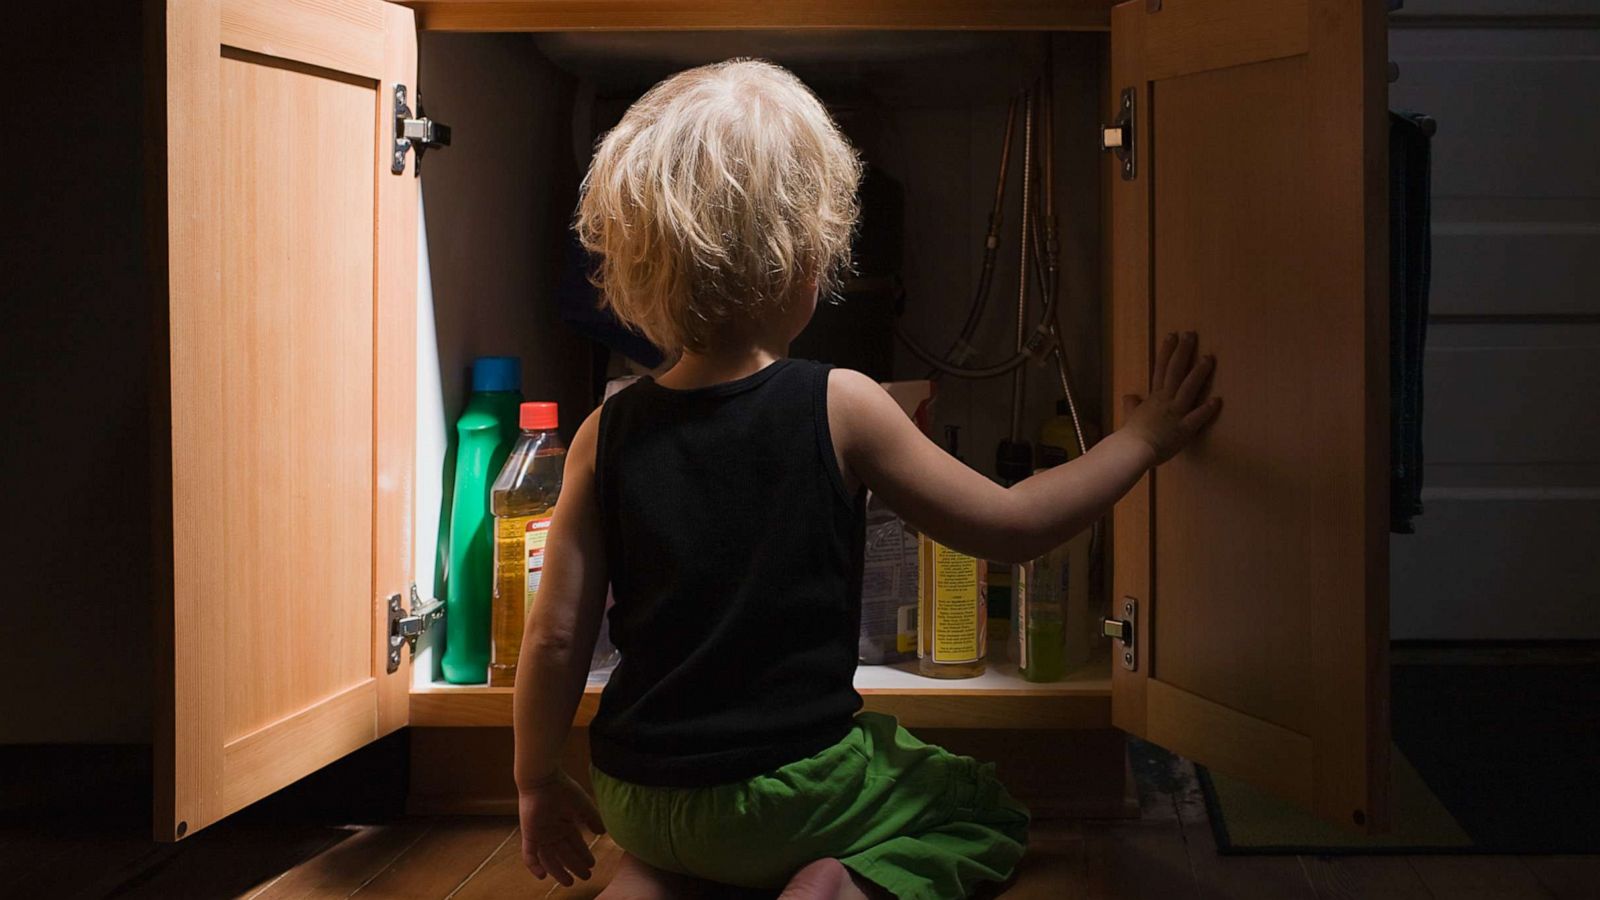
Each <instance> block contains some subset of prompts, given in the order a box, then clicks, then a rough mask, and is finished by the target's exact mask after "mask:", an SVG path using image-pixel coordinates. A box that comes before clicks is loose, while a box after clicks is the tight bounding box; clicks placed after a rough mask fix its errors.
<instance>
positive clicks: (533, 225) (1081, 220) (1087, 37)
mask: <svg viewBox="0 0 1600 900" xmlns="http://www.w3.org/2000/svg"><path fill="white" fill-rule="evenodd" d="M418 44H419V47H418V49H419V61H420V75H419V79H418V80H419V86H418V87H419V89H420V91H421V95H422V102H423V104H424V107H425V109H426V112H427V114H428V115H429V116H431V117H433V118H435V119H437V120H439V121H442V122H445V123H447V124H449V125H450V126H451V127H452V129H453V138H454V140H453V144H452V146H450V147H448V148H446V149H442V150H438V151H432V152H429V153H428V154H427V155H426V157H425V158H424V159H423V161H422V163H421V175H420V177H421V180H422V190H423V211H424V215H423V220H424V225H425V227H424V231H425V239H424V240H425V244H424V246H423V254H422V283H421V285H420V290H419V292H418V298H419V299H418V304H419V309H418V313H419V315H418V351H419V356H418V361H417V372H418V386H417V387H418V391H417V395H418V398H419V399H418V413H419V416H418V451H417V453H418V460H417V496H416V509H417V522H416V529H415V541H416V547H417V560H416V563H417V565H416V573H417V583H418V585H419V588H421V589H422V590H423V591H424V593H426V592H427V590H429V589H430V587H431V589H432V590H433V591H434V593H435V595H437V596H441V597H442V596H443V594H442V589H443V585H442V580H441V578H440V576H441V574H442V573H441V572H440V571H439V565H438V562H439V560H441V559H442V558H443V553H442V548H441V547H440V544H439V540H438V535H439V531H440V529H439V525H440V521H441V516H440V513H441V509H442V507H443V505H444V504H445V502H446V497H447V492H446V491H445V490H444V483H445V479H446V477H447V474H448V472H449V471H450V468H449V454H450V440H449V436H450V434H451V433H452V431H453V423H454V421H455V418H456V417H457V415H459V413H460V410H461V407H462V405H463V403H464V402H465V398H466V393H467V389H468V386H469V385H468V380H469V376H468V372H469V369H470V365H471V361H472V359H473V358H474V357H476V356H479V355H491V354H507V355H515V356H519V357H521V359H522V363H523V372H524V375H523V388H524V393H525V395H526V396H527V399H530V400H554V401H556V402H558V403H559V404H561V419H562V422H561V424H562V431H563V432H564V434H565V435H567V436H568V437H570V435H571V433H572V431H573V430H574V429H575V428H576V426H577V425H578V423H579V422H581V421H582V418H583V416H584V415H586V414H587V413H588V412H589V411H590V410H591V409H592V408H593V407H594V405H595V402H596V401H597V400H598V398H599V395H600V391H601V390H602V388H603V386H604V380H605V378H606V377H607V375H608V373H612V374H615V373H617V372H618V371H619V369H618V363H617V361H616V360H614V359H608V353H607V351H606V350H605V348H604V347H602V346H601V345H598V344H596V343H594V342H592V341H591V340H590V339H588V338H586V337H584V336H582V335H580V334H579V333H578V332H576V331H574V330H573V329H572V328H571V327H570V326H569V325H568V324H567V323H566V322H564V321H563V320H562V317H561V315H560V313H559V311H558V308H557V297H558V292H559V291H560V290H562V288H561V285H562V284H563V281H564V280H567V281H570V280H571V279H572V277H573V276H572V273H571V272H570V271H567V270H568V268H569V265H570V264H569V263H568V261H567V240H568V234H569V232H568V229H567V225H568V223H569V221H570V217H571V212H572V209H573V207H574V204H575V202H576V195H577V186H578V183H579V180H580V179H581V177H582V173H583V171H584V169H585V167H586V165H587V162H588V156H589V153H590V149H591V147H592V145H593V142H594V140H595V139H596V138H597V137H598V136H599V135H600V134H602V133H603V132H604V131H605V129H606V128H608V127H609V126H610V125H611V124H613V123H614V122H615V121H616V119H617V118H618V117H619V116H620V115H621V114H622V112H623V111H624V110H625V109H626V107H627V106H628V104H629V103H630V102H632V100H633V99H635V98H636V97H637V96H639V94H641V93H642V92H643V91H644V90H645V89H647V88H648V87H649V86H650V85H651V84H653V83H655V82H656V81H657V80H659V79H660V78H662V77H664V76H666V75H668V74H670V73H672V72H674V71H677V70H679V69H682V68H686V67H689V66H693V65H699V64H702V63H707V62H713V61H717V60H722V59H727V58H730V57H740V56H748V57H760V58H765V59H769V60H772V61H774V62H777V63H779V64H782V65H785V66H787V67H789V68H791V69H792V70H793V71H794V72H795V73H796V74H797V75H799V76H800V77H801V78H802V79H803V80H805V81H806V83H807V84H808V85H810V86H811V87H812V88H813V89H814V90H815V91H816V92H817V93H818V95H819V96H820V97H821V98H822V100H823V101H824V102H825V103H826V104H827V105H828V106H829V108H830V109H831V110H832V111H833V112H834V115H835V117H836V119H837V120H838V122H839V124H840V126H841V128H842V129H843V130H844V131H845V133H846V134H847V136H848V137H849V138H850V140H851V141H852V143H854V144H855V146H856V147H857V148H858V149H859V150H860V152H861V154H862V157H863V158H864V159H865V161H866V162H867V164H868V166H869V167H870V168H871V169H873V170H875V171H877V172H880V173H882V175H884V176H886V177H887V178H889V179H892V180H893V181H894V182H895V183H897V184H898V185H899V187H900V188H901V191H902V198H903V204H900V208H901V217H902V221H903V228H902V229H901V235H900V240H899V241H898V243H899V251H900V258H901V264H900V266H899V275H900V278H901V281H902V283H903V287H904V295H903V296H904V307H903V312H902V313H901V315H900V318H899V321H900V322H901V324H902V325H903V327H904V328H905V330H906V331H907V332H908V333H909V334H910V335H911V336H913V337H914V338H916V339H917V340H919V341H920V342H922V343H923V344H924V345H925V346H928V347H930V348H934V349H937V350H942V349H944V348H945V347H947V346H948V345H949V344H950V342H951V341H952V340H953V339H954V338H955V337H956V335H957V332H958V330H959V328H960V326H961V322H962V321H963V320H964V319H965V318H966V314H967V310H968V308H969V306H970V304H971V302H972V297H973V292H974V289H975V286H976V284H977V282H978V273H979V270H980V267H981V261H982V251H983V242H984V235H985V231H986V228H987V219H988V215H989V210H990V205H991V203H992V201H993V196H994V189H995V178H996V174H997V171H998V169H999V160H1000V155H1001V147H1002V140H1003V137H1004V126H1005V122H1006V114H1007V106H1008V102H1009V101H1010V99H1011V98H1012V97H1013V96H1014V95H1015V94H1017V93H1018V92H1020V91H1021V90H1023V89H1024V88H1026V87H1027V86H1028V85H1029V84H1030V83H1033V82H1034V80H1035V79H1036V78H1041V77H1042V78H1048V79H1049V84H1050V88H1051V93H1052V94H1053V107H1052V109H1053V117H1054V141H1053V152H1052V162H1053V166H1054V178H1055V192H1054V193H1055V204H1056V209H1057V216H1058V229H1059V238H1060V261H1061V282H1060V284H1061V288H1060V290H1061V301H1060V303H1061V308H1060V321H1061V325H1062V328H1063V331H1064V335H1065V341H1064V343H1065V346H1066V348H1067V352H1068V358H1069V360H1070V363H1071V371H1072V376H1073V387H1074V390H1075V392H1076V396H1077V399H1078V402H1079V407H1080V410H1081V412H1082V413H1083V415H1084V418H1085V420H1086V421H1087V422H1089V423H1095V424H1097V423H1099V422H1100V421H1101V414H1102V408H1103V405H1104V404H1103V398H1102V389H1103V385H1104V381H1105V379H1104V378H1103V374H1102V369H1103V359H1104V351H1103V346H1102V334H1103V327H1102V296H1101V295H1102V284H1103V282H1102V272H1101V267H1102V254H1103V240H1104V239H1103V232H1104V228H1103V218H1104V217H1103V213H1104V203H1105V197H1104V196H1103V177H1104V167H1103V164H1102V161H1101V159H1100V150H1099V146H1098V142H1097V139H1098V133H1099V131H1098V125H1099V123H1100V122H1101V121H1102V120H1103V118H1104V116H1103V112H1102V107H1103V98H1104V97H1105V95H1106V91H1105V90H1104V78H1105V69H1106V59H1107V54H1108V39H1107V36H1106V35H1105V34H1103V33H1100V34H1096V33H1085V32H1054V33H1051V32H964V31H950V32H827V33H821V32H804V31H762V32H741V31H725V32H611V33H593V32H565V33H563V32H556V33H544V34H526V33H510V34H490V33H482V34H478V33H440V32H428V31H423V32H421V33H419V35H418ZM1018 120H1019V121H1018V126H1017V130H1016V136H1015V138H1014V145H1013V146H1014V149H1013V158H1012V162H1011V165H1010V177H1009V181H1008V183H1007V187H1006V196H1005V208H1004V219H1003V222H1004V224H1003V225H1002V228H1001V235H1000V241H1001V246H1000V252H999V254H998V258H997V261H996V268H995V275H994V283H993V288H992V292H991V295H990V297H989V300H988V306H987V309H986V312H985V314H984V318H983V320H982V321H981V323H980V325H979V327H978V330H977V332H976V333H975V335H974V338H973V340H972V341H971V343H972V345H973V346H974V347H975V349H976V351H977V359H978V360H983V361H989V360H998V359H1003V358H1004V357H1006V356H1008V355H1009V354H1010V352H1011V347H1012V341H1013V339H1014V329H1015V328H1016V315H1017V313H1016V307H1017V292H1018V278H1017V272H1018V249H1019V248H1018V231H1019V226H1018V221H1019V211H1020V206H1021V174H1020V173H1021V170H1022V164H1021V147H1022V123H1021V115H1020V113H1019V116H1018ZM872 211H873V210H872V208H871V207H869V208H868V209H867V212H866V214H867V216H869V217H870V216H871V214H872ZM885 302H887V301H885ZM1039 309H1040V297H1039V295H1038V291H1037V289H1034V288H1030V291H1029V299H1028V320H1029V321H1028V324H1027V326H1026V327H1027V329H1028V330H1029V331H1031V330H1032V329H1033V327H1034V325H1035V324H1036V322H1037V317H1038V315H1039ZM873 312H874V313H875V314H874V315H869V316H868V319H870V320H871V321H872V322H873V323H874V325H873V327H874V328H881V327H884V326H886V324H887V322H888V321H889V320H890V318H891V316H888V315H883V314H882V311H881V310H878V311H873ZM856 313H858V311H854V310H838V309H829V308H824V309H822V310H821V311H820V312H819V317H818V320H817V322H816V323H814V326H813V329H814V330H815V329H820V331H822V332H824V334H821V335H819V334H813V333H811V332H808V334H807V335H803V336H802V338H801V342H800V344H799V345H798V346H797V348H796V352H797V355H799V354H800V353H801V352H802V351H807V352H808V353H809V355H814V356H817V357H818V358H822V359H825V360H828V361H840V362H848V361H850V360H849V359H848V358H847V359H840V360H834V359H832V358H830V355H831V354H833V353H835V352H840V353H844V352H845V351H844V350H842V349H841V348H840V347H838V346H837V345H835V344H832V343H830V340H832V338H830V337H829V336H828V335H827V334H826V332H827V328H826V327H825V323H824V319H825V317H828V316H841V315H842V316H846V317H849V316H851V315H853V314H856ZM849 321H854V320H849ZM833 329H834V336H835V337H836V336H837V333H839V332H840V328H839V327H838V324H837V323H835V325H834V326H833ZM873 346H874V347H875V348H878V349H879V350H881V353H879V354H878V355H877V356H876V357H875V358H876V359H878V360H879V363H880V365H881V372H880V373H878V374H882V375H886V376H887V377H889V378H892V379H896V380H899V379H913V378H921V377H925V375H926V373H927V371H928V370H927V367H926V366H925V365H923V364H921V363H920V362H918V360H917V359H916V358H915V357H914V356H913V355H912V354H911V353H910V352H909V351H907V350H906V348H905V347H904V346H903V345H901V344H900V343H899V342H898V341H896V340H894V339H893V338H892V337H889V336H887V333H886V332H885V333H884V335H883V339H882V340H881V341H879V342H878V343H876V344H874V345H873ZM858 349H859V348H858ZM846 356H848V354H846ZM1026 370H1027V378H1026V390H1025V395H1024V397H1025V401H1024V410H1025V412H1024V415H1023V416H1022V419H1021V421H1022V428H1021V431H1022V436H1023V437H1024V438H1025V439H1027V440H1030V441H1036V440H1037V434H1038V427H1039V424H1040V423H1041V422H1042V421H1043V420H1044V419H1045V418H1046V417H1047V416H1049V415H1050V414H1051V413H1052V412H1053V411H1054V408H1055V404H1056V401H1057V400H1058V399H1060V397H1061V390H1060V387H1059V384H1058V380H1057V376H1056V371H1055V369H1054V367H1053V365H1051V364H1049V362H1048V361H1047V360H1046V361H1041V362H1040V363H1038V364H1034V363H1030V364H1028V365H1027V366H1026ZM1011 391H1012V381H1011V378H1010V377H1000V378H992V379H988V380H985V381H964V380H956V379H951V378H944V379H941V381H940V384H939V387H938V397H937V400H936V403H935V408H934V436H935V438H936V439H938V440H941V441H942V440H943V436H944V434H945V429H946V426H956V427H958V428H959V435H960V452H961V456H962V457H963V458H964V459H966V460H967V462H968V463H969V464H971V465H972V466H973V467H974V468H976V469H978V470H980V471H982V472H984V473H985V474H988V475H991V476H992V475H993V474H994V467H995V463H994V454H995V448H996V445H997V443H998V441H999V440H1001V439H1002V438H1003V437H1005V436H1006V435H1007V433H1008V431H1009V420H1010V409H1011ZM434 649H435V648H434V647H433V646H431V645H430V643H429V642H428V641H426V640H425V641H424V642H423V643H422V644H421V645H419V648H418V652H417V654H416V656H415V665H414V666H413V679H414V681H413V697H412V721H413V724H485V723H486V720H485V719H484V717H488V719H487V721H500V720H499V719H497V718H496V717H498V716H499V715H501V713H500V712H497V711H496V710H500V709H501V708H502V707H503V715H504V719H503V724H509V722H510V700H509V689H491V688H488V687H485V686H478V687H453V686H448V685H445V684H443V683H442V682H440V681H437V680H436V678H437V671H436V670H437V660H436V654H435V653H434ZM991 664H992V671H991V673H990V674H989V675H986V676H985V677H983V678H980V679H973V680H971V681H954V682H942V681H935V680H931V679H923V678H920V677H917V676H913V675H909V674H906V673H902V672H898V671H894V670H885V669H883V668H881V667H863V668H862V671H861V674H860V675H858V679H857V682H858V686H860V687H861V689H862V690H863V693H864V694H866V695H868V703H869V706H870V705H871V704H873V703H875V702H880V703H883V704H888V705H893V706H894V708H895V709H896V711H897V712H900V714H901V715H902V716H903V717H904V716H905V715H906V714H907V711H908V709H911V711H912V715H911V720H912V721H918V720H919V719H924V718H926V716H925V715H922V716H919V715H917V714H916V713H915V710H914V709H913V708H910V707H906V706H905V704H908V703H909V704H913V706H914V705H915V704H917V703H919V702H921V700H920V699H919V698H934V699H935V700H936V701H939V702H945V701H947V700H948V698H950V697H959V696H961V695H963V694H966V695H970V696H971V697H972V698H973V699H974V700H980V699H981V698H984V697H993V696H996V695H999V694H1006V695H1015V696H1019V697H1021V698H1022V702H1024V703H1033V701H1034V700H1038V701H1043V702H1044V703H1046V704H1048V703H1054V704H1055V706H1054V707H1051V708H1052V709H1054V710H1055V712H1048V711H1043V710H1045V706H1044V705H1042V704H1040V705H1037V709H1036V708H1034V707H1033V706H1029V707H1017V708H1015V709H1014V710H1011V711H999V712H997V713H996V715H1016V716H1028V715H1042V716H1045V717H1046V718H1049V717H1050V716H1055V717H1056V720H1059V722H1060V724H1061V725H1062V726H1065V725H1067V724H1070V723H1069V722H1068V719H1069V718H1070V717H1071V715H1077V713H1071V714H1070V715H1068V714H1066V713H1062V712H1061V710H1065V709H1070V708H1072V707H1071V705H1070V704H1061V703H1060V699H1061V698H1062V697H1076V698H1079V699H1086V700H1092V701H1093V702H1094V703H1096V704H1098V706H1097V707H1096V708H1095V709H1096V711H1094V712H1084V713H1083V714H1084V715H1085V716H1090V717H1097V719H1104V718H1105V717H1106V715H1107V714H1106V713H1105V712H1103V711H1100V708H1101V707H1105V706H1108V705H1109V704H1108V703H1107V700H1106V698H1108V697H1109V693H1110V680H1109V666H1108V664H1107V663H1106V661H1105V660H1104V659H1097V660H1095V661H1094V662H1092V663H1091V664H1090V665H1089V666H1088V667H1087V668H1085V669H1083V670H1080V671H1077V672H1073V673H1070V674H1069V676H1068V678H1067V679H1066V680H1064V681H1062V682H1059V683H1056V684H1046V685H1033V684H1028V683H1027V682H1024V681H1022V680H1021V679H1020V678H1017V677H1016V676H1015V674H1014V667H1010V666H1009V664H1007V663H1005V662H1004V653H1003V651H1001V652H999V654H998V656H997V655H996V654H995V653H994V652H991ZM597 692H598V686H594V687H592V688H591V691H590V694H591V696H590V697H589V698H588V699H586V701H585V704H584V709H586V710H588V711H589V712H590V714H592V704H593V702H594V700H595V697H594V696H593V695H594V694H596V693H597ZM874 698H878V699H876V700H875V699H874ZM1086 709H1087V708H1086ZM485 710H489V711H488V712H485ZM583 716H584V714H583V713H581V712H580V720H582V719H583ZM1063 716H1066V718H1063ZM419 719H421V721H419ZM928 721H929V723H932V722H933V720H928ZM966 721H967V720H965V719H962V718H960V717H945V718H940V719H938V720H937V723H938V724H944V725H957V724H962V723H963V722H966ZM1082 721H1083V722H1089V721H1090V719H1089V718H1085V719H1083V720H1082ZM1033 727H1039V726H1037V725H1035V726H1033Z"/></svg>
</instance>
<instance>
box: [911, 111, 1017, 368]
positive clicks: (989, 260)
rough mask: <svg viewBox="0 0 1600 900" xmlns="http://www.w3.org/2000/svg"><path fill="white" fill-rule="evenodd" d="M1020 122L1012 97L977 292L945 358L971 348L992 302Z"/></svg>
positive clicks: (946, 359)
mask: <svg viewBox="0 0 1600 900" xmlns="http://www.w3.org/2000/svg"><path fill="white" fill-rule="evenodd" d="M1016 123H1017V98H1016V97H1012V98H1011V102H1010V103H1008V104H1007V105H1006V133H1005V138H1004V140H1003V141H1002V142H1001V144H1000V170H999V172H998V173H997V174H996V175H995V180H994V204H993V205H992V206H991V207H990V208H989V230H988V233H987V234H985V235H984V240H983V267H982V268H981V269H980V270H979V272H978V288H977V290H976V291H975V292H974V293H973V296H972V303H971V304H969V305H968V306H967V319H966V321H965V322H963V323H962V324H961V331H960V332H959V333H958V334H957V336H956V339H955V340H953V341H951V342H950V348H949V349H947V350H946V351H945V352H944V356H943V359H944V360H945V361H951V360H953V359H954V358H955V357H956V356H957V355H958V351H962V350H963V349H964V348H967V346H968V342H969V341H971V340H972V335H973V332H975V331H977V330H978V322H979V321H980V320H981V319H982V318H983V310H984V307H986V306H988V304H989V290H990V288H991V287H992V286H993V283H994V263H995V256H996V254H997V252H998V251H999V248H1000V226H1001V225H1002V223H1003V222H1004V218H1005V216H1004V213H1005V202H1006V181H1008V180H1009V179H1008V176H1009V175H1010V174H1011V135H1012V133H1013V132H1015V131H1016ZM964 361H965V360H958V361H957V362H964ZM939 374H940V372H939V370H938V369H937V368H935V369H933V370H932V371H930V372H929V373H928V377H929V378H936V377H938V375H939Z"/></svg>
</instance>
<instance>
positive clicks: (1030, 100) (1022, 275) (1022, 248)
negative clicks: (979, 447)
mask: <svg viewBox="0 0 1600 900" xmlns="http://www.w3.org/2000/svg"><path fill="white" fill-rule="evenodd" d="M1034 97H1035V94H1034V92H1032V91H1029V92H1028V94H1027V95H1026V98H1025V99H1024V101H1023V108H1022V234H1021V237H1020V238H1019V239H1018V240H1017V244H1018V245H1019V251H1018V257H1017V338H1016V344H1015V346H1014V348H1013V349H1014V350H1015V351H1016V352H1017V353H1018V354H1021V353H1022V335H1023V332H1024V330H1025V329H1026V328H1027V327H1028V324H1027V322H1028V247H1029V246H1030V244H1031V242H1030V241H1029V240H1028V238H1029V237H1030V232H1031V231H1032V230H1033V229H1032V228H1031V227H1030V225H1029V223H1031V222H1033V221H1035V219H1036V218H1037V216H1036V215H1035V213H1034V210H1033V191H1032V188H1033V165H1034V160H1033V108H1034ZM1027 378H1028V373H1027V370H1026V369H1024V368H1022V367H1021V366H1018V367H1017V369H1016V370H1015V371H1014V372H1013V373H1012V375H1011V442H1012V443H1016V442H1017V441H1020V440H1021V439H1022V395H1023V391H1024V390H1025V389H1026V387H1027Z"/></svg>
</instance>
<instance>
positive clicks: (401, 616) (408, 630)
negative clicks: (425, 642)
mask: <svg viewBox="0 0 1600 900" xmlns="http://www.w3.org/2000/svg"><path fill="white" fill-rule="evenodd" d="M443 621H444V601H443V600H429V601H428V602H427V603H423V602H422V597H421V596H419V595H418V594H417V586H416V585H414V584H413V585H412V586H411V611H410V612H407V611H406V608H405V607H404V606H402V605H401V602H400V595H399V594H390V595H389V665H388V671H389V672H391V673H393V672H398V671H399V670H400V648H401V647H402V646H406V647H410V648H411V652H412V653H413V654H415V653H416V652H417V638H418V637H420V636H421V635H422V633H423V632H424V631H427V630H428V629H429V628H432V627H433V626H435V625H437V624H439V623H440V622H443Z"/></svg>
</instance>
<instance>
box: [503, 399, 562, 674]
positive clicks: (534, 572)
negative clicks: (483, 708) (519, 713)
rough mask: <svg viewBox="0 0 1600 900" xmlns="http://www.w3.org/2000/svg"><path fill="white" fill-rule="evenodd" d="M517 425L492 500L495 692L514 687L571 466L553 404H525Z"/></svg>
mask: <svg viewBox="0 0 1600 900" xmlns="http://www.w3.org/2000/svg"><path fill="white" fill-rule="evenodd" d="M519 421H520V423H521V426H522V433H521V434H520V435H518V436H517V443H516V445H515V446H514V447H512V448H511V455H510V457H508V458H507V459H506V464H505V466H503V467H502V468H501V469H500V475H499V477H498V478H496V479H495V480H494V487H493V489H492V490H491V492H490V501H489V502H490V508H491V509H492V510H493V512H494V603H493V606H492V608H491V610H490V613H489V621H490V632H491V634H492V635H493V641H492V643H491V646H490V659H489V684H490V685H491V686H493V687H510V686H511V685H512V684H513V683H514V682H515V681H516V678H517V654H518V653H520V652H521V650H522V630H523V626H524V625H525V624H526V622H527V618H528V613H529V611H531V610H532V609H533V600H534V597H535V596H536V595H537V594H538V592H539V581H540V577H541V576H542V575H543V573H544V546H545V539H546V538H547V537H548V536H549V534H550V518H551V516H552V515H553V514H554V513H555V509H556V498H558V497H559V496H560V495H561V475H562V472H563V470H564V467H565V466H566V462H567V445H566V444H564V443H562V442H561V436H560V435H559V434H556V425H557V423H558V417H557V410H556V405H555V404H554V403H524V404H522V409H521V413H520V417H519Z"/></svg>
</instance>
